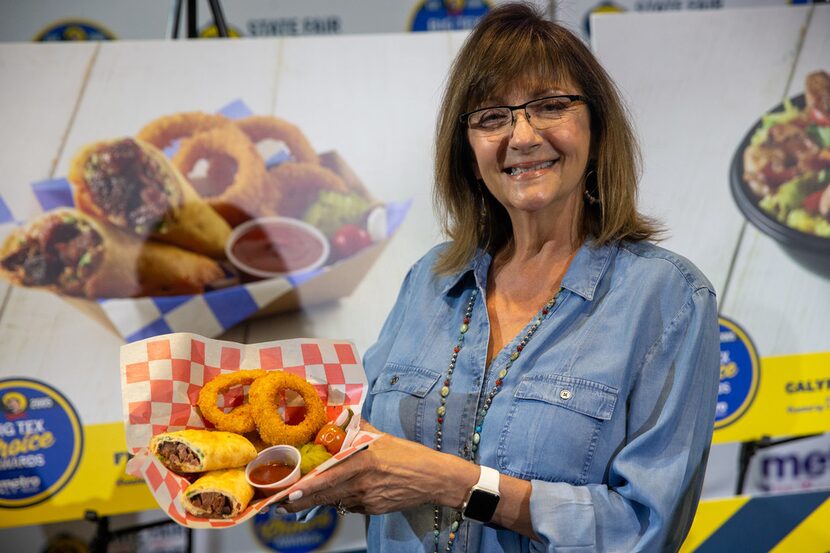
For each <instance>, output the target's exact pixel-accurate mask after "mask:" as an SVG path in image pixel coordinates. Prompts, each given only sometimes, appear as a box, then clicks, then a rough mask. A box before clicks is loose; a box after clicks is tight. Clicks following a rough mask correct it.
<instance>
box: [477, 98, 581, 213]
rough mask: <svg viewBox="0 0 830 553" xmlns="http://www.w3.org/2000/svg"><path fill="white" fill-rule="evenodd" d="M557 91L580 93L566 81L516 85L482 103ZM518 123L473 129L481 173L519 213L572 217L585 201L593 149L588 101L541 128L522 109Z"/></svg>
mask: <svg viewBox="0 0 830 553" xmlns="http://www.w3.org/2000/svg"><path fill="white" fill-rule="evenodd" d="M557 94H581V91H580V90H578V89H577V88H576V87H574V86H572V85H571V84H570V83H569V82H565V83H563V84H561V85H559V86H557V87H553V88H548V89H542V90H527V89H520V88H517V89H515V90H513V91H511V93H510V94H508V95H507V96H504V97H495V98H491V99H490V100H488V101H487V102H484V103H483V104H482V106H481V107H488V106H493V105H518V104H523V103H525V102H528V101H531V100H534V99H536V98H542V97H546V96H553V95H557ZM513 113H514V118H515V123H514V124H513V126H512V127H508V128H506V129H505V130H504V131H503V132H501V133H500V134H497V135H491V136H485V135H482V134H481V133H478V132H476V131H475V130H473V129H468V131H467V138H468V140H469V142H470V146H471V148H472V151H473V156H474V166H473V170H474V171H475V174H476V177H478V178H480V179H483V180H484V184H485V185H486V186H487V189H488V190H489V191H490V193H491V194H492V195H493V196H494V197H495V198H496V199H497V200H498V201H499V202H500V203H501V204H502V205H503V206H504V207H505V208H506V209H507V211H508V213H509V214H510V217H511V218H512V219H514V221H515V218H516V217H517V216H521V215H522V214H523V213H524V214H532V215H544V216H552V217H557V218H558V217H562V216H565V218H566V220H567V221H569V222H570V221H572V220H573V218H574V217H576V216H577V213H579V207H580V205H581V202H582V194H583V189H584V185H583V178H584V175H585V168H586V166H587V164H588V159H589V156H590V149H591V131H590V115H589V112H588V106H587V105H586V104H585V103H584V102H574V103H573V104H571V105H570V106H569V107H568V108H567V109H565V110H564V112H563V113H562V117H561V118H560V119H558V120H557V121H556V122H555V123H554V124H553V125H552V126H550V127H548V128H546V129H542V130H538V129H536V128H535V127H534V126H533V125H532V124H531V123H529V122H528V120H527V119H526V118H525V113H524V111H523V110H516V111H514V112H513Z"/></svg>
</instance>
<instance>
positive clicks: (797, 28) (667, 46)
mask: <svg viewBox="0 0 830 553" xmlns="http://www.w3.org/2000/svg"><path fill="white" fill-rule="evenodd" d="M828 26H830V9H828V8H827V7H821V6H816V7H813V6H798V7H776V8H759V9H745V10H719V11H718V12H700V13H688V12H684V13H676V14H670V13H669V14H665V13H663V14H622V15H613V16H607V17H603V16H595V17H593V18H592V31H591V40H592V46H593V48H594V51H595V52H596V53H597V55H598V56H599V58H600V60H601V61H602V62H603V64H604V65H605V66H606V68H607V69H608V71H609V73H610V74H611V75H612V77H613V78H614V79H615V80H616V82H617V83H618V84H619V86H620V89H621V91H622V93H623V96H624V98H625V100H626V101H627V103H628V105H629V107H630V109H631V112H632V115H633V119H634V122H635V126H636V129H637V132H638V135H639V137H640V139H641V141H642V149H643V157H644V175H643V179H642V187H641V191H640V202H641V205H642V207H643V209H644V210H645V211H646V212H647V213H649V214H651V215H654V216H656V217H657V218H659V219H660V220H662V221H663V222H664V223H665V225H666V227H667V228H668V229H669V234H668V238H667V239H666V241H665V245H666V246H667V247H668V248H670V249H673V250H675V251H677V252H679V253H680V254H682V255H685V256H686V257H688V258H690V259H691V260H692V261H693V262H694V263H695V264H696V265H698V266H699V267H700V268H701V269H702V270H703V271H704V273H705V274H706V275H707V276H708V277H709V278H710V280H711V281H712V282H713V284H714V286H715V289H716V290H717V293H718V297H719V307H720V312H721V315H722V316H723V317H724V321H725V322H724V323H723V324H724V325H726V326H727V330H726V331H724V332H722V336H724V335H730V334H731V335H736V336H740V337H742V338H744V339H745V341H746V342H747V343H751V344H752V346H753V347H754V349H755V351H756V353H757V357H758V359H760V363H759V366H760V367H761V368H762V370H763V367H770V366H773V365H772V364H771V363H774V362H775V360H779V365H780V364H782V363H781V362H780V360H781V359H786V360H788V362H789V361H790V360H792V359H795V358H798V359H802V360H803V363H804V364H805V366H807V367H808V369H809V368H810V367H812V366H813V365H814V364H815V362H814V360H815V357H814V356H815V355H817V354H821V353H823V352H825V353H826V352H827V351H828V350H829V349H830V348H829V347H828V346H830V343H828V341H827V339H826V328H827V322H828V317H827V313H828V312H830V273H828V272H827V268H826V265H825V264H823V263H822V259H826V258H827V256H828V253H827V252H828V250H827V249H822V248H826V246H825V244H826V242H827V241H830V238H826V237H825V236H823V235H822V233H823V232H824V230H823V229H824V226H825V223H826V212H827V209H824V210H822V205H824V204H823V203H822V202H823V201H824V200H823V199H822V198H823V197H824V194H825V191H826V189H827V186H828V185H827V180H826V179H827V176H826V173H825V174H822V171H823V166H821V163H823V161H822V160H824V159H825V158H823V157H822V155H826V154H822V153H821V152H827V151H828V150H827V148H828V147H829V146H828V143H827V142H826V141H827V140H828V138H830V137H827V131H826V130H824V128H825V127H826V125H823V124H822V122H821V119H820V114H821V113H819V115H818V116H817V115H816V114H815V113H814V111H815V110H812V111H811V108H812V107H813V106H814V105H816V104H814V103H813V102H814V100H811V99H810V98H812V97H813V96H811V95H809V94H807V92H808V91H809V90H811V87H813V86H817V85H815V84H810V83H819V85H818V89H821V82H822V77H821V74H822V72H830V61H829V60H828V59H827V56H826V52H827V51H830V43H828V40H830V39H828V36H827V33H826V31H824V29H827V28H828ZM802 33H803V35H804V37H803V41H802V40H801V35H802ZM464 36H465V35H464V33H434V34H421V35H377V36H360V35H353V36H342V37H314V38H293V39H261V40H236V41H189V42H188V41H181V42H160V41H146V42H113V43H106V44H73V45H29V44H4V45H1V46H0V62H2V67H3V72H4V75H8V76H9V77H10V78H8V79H4V81H6V82H5V83H4V87H2V90H0V99H2V103H0V106H2V107H0V110H1V111H0V112H2V114H3V119H4V121H6V122H7V124H6V125H4V126H3V128H2V130H0V145H1V146H2V148H0V166H2V167H3V168H4V171H5V177H4V180H3V181H2V182H0V243H2V244H3V247H4V249H3V251H2V254H0V257H2V261H1V262H2V263H3V275H4V277H3V279H0V294H2V298H3V300H2V303H0V399H4V405H5V404H6V401H5V398H8V404H9V405H10V407H9V409H10V410H9V411H8V412H7V413H5V414H4V416H5V417H6V420H5V421H4V422H5V423H12V424H11V425H10V426H8V425H7V426H3V427H2V428H8V435H6V436H4V440H7V441H8V440H11V439H14V438H15V437H16V436H17V432H18V429H21V430H20V432H24V433H25V429H26V427H27V424H26V423H24V422H23V421H27V420H31V421H36V422H31V423H29V426H30V427H31V428H32V429H33V431H35V430H34V429H40V430H39V433H40V434H45V433H46V432H49V433H51V435H53V436H60V437H61V439H60V440H59V441H58V442H56V444H55V445H54V447H50V448H44V449H43V451H38V452H33V454H34V455H40V457H36V458H35V461H36V462H41V461H42V462H43V464H45V466H47V467H51V468H50V469H49V470H48V471H45V472H44V471H41V472H40V473H39V474H40V476H39V480H38V481H35V480H32V479H31V478H29V476H30V475H29V473H25V470H24V469H25V468H26V467H24V466H22V463H23V461H20V462H19V463H17V464H16V465H14V464H7V465H5V467H6V468H4V469H3V471H2V472H3V473H5V474H3V475H2V479H3V480H8V481H9V482H12V481H13V483H14V485H13V486H12V484H9V485H8V486H6V487H5V488H3V489H4V490H6V491H5V492H4V493H6V494H7V495H6V496H4V497H0V509H2V512H3V514H4V516H3V517H2V519H3V521H4V522H5V524H4V525H3V529H2V530H0V532H2V533H3V534H8V535H11V533H15V535H23V534H25V532H26V531H27V530H31V529H32V528H34V527H36V526H38V525H49V524H51V523H59V522H65V521H71V520H75V521H77V520H79V519H81V518H83V516H84V513H85V512H86V511H89V510H92V511H94V512H97V513H98V514H100V515H111V516H119V517H121V516H123V517H124V518H128V519H130V520H132V518H130V517H133V516H137V515H132V513H136V512H144V511H150V512H151V513H152V516H151V520H152V519H158V518H162V517H164V513H161V512H159V511H155V509H156V506H157V504H156V502H155V500H154V499H153V497H152V496H151V495H150V494H149V492H148V491H147V489H146V486H145V484H144V482H143V480H141V479H140V478H136V477H134V476H132V475H130V474H129V473H128V472H127V468H126V465H127V460H128V458H129V455H128V450H127V445H126V442H125V441H124V424H123V422H122V401H121V394H120V389H121V381H120V373H119V365H118V359H119V350H120V348H121V346H122V345H124V344H128V343H134V342H137V341H140V340H146V339H148V338H152V337H153V336H156V335H162V334H167V333H170V332H192V333H195V334H198V335H200V336H202V337H204V338H205V339H207V340H210V339H216V340H223V341H228V342H237V343H244V344H258V343H264V342H271V341H275V340H285V339H292V338H298V337H304V338H311V339H336V340H347V341H349V342H351V343H352V344H354V346H355V349H356V351H357V352H358V354H359V355H362V354H363V353H364V352H365V350H366V349H367V348H368V347H369V346H370V345H371V343H372V342H373V340H374V339H375V337H376V336H377V333H378V331H379V329H380V327H381V325H382V323H383V321H384V319H385V317H386V315H387V314H388V312H389V310H390V309H391V307H392V304H393V302H394V299H395V297H396V295H397V292H398V289H399V286H400V283H401V282H402V280H403V278H404V276H405V274H406V271H407V269H408V268H409V266H410V265H411V264H412V263H413V262H414V261H416V260H417V259H418V258H419V257H420V256H421V255H423V253H425V252H426V251H427V250H428V249H429V248H430V247H431V246H432V245H434V244H436V243H437V242H438V241H439V240H440V239H441V237H440V232H439V228H438V226H437V223H436V221H435V219H434V215H433V211H432V206H431V183H432V153H433V150H432V148H433V146H432V137H433V131H434V127H435V121H436V113H437V109H438V105H439V103H440V98H441V93H442V87H443V83H444V78H445V75H446V73H447V70H448V67H449V64H450V62H451V60H452V57H453V55H454V54H455V52H456V51H457V50H458V48H459V47H460V45H461V43H462V42H463V39H464ZM148 76H152V78H148ZM815 96H817V97H821V93H818V94H817V95H815ZM818 111H819V112H821V111H822V110H821V109H819V110H818ZM771 114H772V117H769V116H770V115H771ZM776 114H777V115H776ZM817 117H819V119H817ZM776 125H784V127H780V126H779V127H775V126H776ZM788 129H789V130H790V131H791V132H792V133H795V134H796V135H797V136H800V137H802V138H803V140H801V143H802V144H806V146H805V148H806V150H805V151H806V153H805V154H804V155H803V156H801V157H798V156H795V157H796V158H797V162H790V161H787V162H786V163H785V165H786V167H785V168H786V169H787V170H790V169H792V167H796V169H792V171H790V172H789V173H787V172H786V171H777V172H774V171H773V172H772V173H775V174H771V171H770V169H769V167H768V164H767V161H768V160H770V159H778V158H777V157H776V156H781V155H783V154H782V152H784V151H785V148H784V147H783V146H781V147H779V146H780V145H781V144H782V141H784V140H785V137H781V136H779V135H783V134H784V131H786V130H788ZM799 133H802V134H799ZM816 149H817V150H818V153H817V154H815V155H812V154H810V152H814V151H815V150H816ZM807 150H809V151H807ZM785 158H786V155H785ZM787 159H789V158H787ZM802 161H803V163H801V164H800V165H799V163H800V162H802ZM803 168H806V169H804V170H803V171H801V169H803ZM799 171H801V172H799ZM784 173H786V174H784ZM128 185H129V186H128ZM765 187H766V188H765ZM828 201H830V199H829V200H828ZM765 206H766V207H768V208H769V209H765ZM822 217H824V222H822ZM194 229H196V231H197V232H195V233H194V232H192V231H193V230H194ZM788 229H789V230H788ZM275 240H284V241H285V242H284V244H286V247H289V248H293V249H292V252H293V253H292V257H290V258H283V257H282V256H275V257H273V258H270V260H269V261H268V262H267V263H265V264H264V265H263V266H252V263H251V261H255V260H256V259H259V258H261V256H260V255H258V254H256V253H255V254H252V253H251V252H261V251H263V250H262V249H259V250H258V249H257V248H265V252H266V254H267V253H268V252H269V251H272V249H269V248H270V246H269V244H273V241H275ZM44 248H46V249H47V250H48V251H47V252H46V253H44V250H43V249H44ZM50 248H51V249H50ZM822 256H824V257H822ZM265 257H267V255H266V256H265ZM729 325H732V326H729ZM770 360H772V361H770ZM811 364H813V365H811ZM805 370H806V369H805ZM737 384H738V383H737V380H736V381H735V382H734V383H733V388H734V389H737V388H738V385H737ZM748 389H749V390H753V388H752V387H751V386H749V388H748ZM793 389H797V386H796V387H795V388H793ZM802 389H803V388H802ZM749 395H751V394H749V393H748V394H747V397H745V398H744V400H746V401H743V400H742V401H737V403H736V405H738V407H741V406H744V405H746V404H748V403H751V402H750V401H749V399H751V397H749ZM806 395H807V394H800V395H799V397H805V396H806ZM747 398H749V399H747ZM719 399H720V398H719ZM21 402H22V403H23V404H25V407H24V409H23V412H22V414H21V413H12V411H11V409H12V408H14V409H19V408H20V407H19V406H20V404H21ZM720 403H722V404H723V405H724V413H723V420H724V421H729V420H731V419H734V418H735V417H737V414H736V412H735V411H733V403H735V402H734V401H733V398H730V397H728V394H725V395H724V398H723V401H722V402H720ZM738 414H739V413H738ZM719 416H720V415H719ZM9 417H12V418H11V419H10V418H9ZM14 417H17V418H14ZM18 422H20V423H21V424H17V423H18ZM736 424H737V423H736ZM733 428H734V426H733ZM44 443H48V440H45V441H44ZM828 445H830V444H828V442H827V440H826V438H825V437H823V436H819V437H815V438H811V439H807V440H804V441H802V442H799V443H798V444H795V445H793V446H791V447H795V448H796V450H795V452H794V453H792V455H795V456H797V457H799V458H801V459H806V458H807V457H808V456H809V455H810V454H811V452H812V451H814V450H822V451H825V452H826V450H827V447H828ZM780 451H781V450H780V449H775V448H773V449H771V450H770V452H764V453H762V454H759V456H756V458H755V459H754V460H753V463H752V465H751V466H750V468H749V472H748V478H747V487H746V490H745V491H747V492H748V493H755V492H763V491H788V490H793V489H798V488H804V487H806V486H814V487H820V486H826V485H827V484H828V483H830V474H827V475H824V474H817V473H810V472H805V471H800V472H799V471H797V470H796V471H789V472H788V471H787V470H783V469H782V470H767V471H765V469H764V466H767V467H770V466H775V465H771V464H769V463H767V464H766V465H765V464H764V462H763V458H762V457H763V455H768V456H769V455H775V454H776V452H779V454H780ZM737 456H738V450H737V446H736V445H735V444H732V443H725V444H718V445H716V446H715V447H714V448H713V451H712V455H711V462H710V466H709V469H708V476H707V482H706V485H705V489H704V499H707V498H719V497H728V496H731V495H733V494H734V489H735V480H736V478H737V475H736V466H737ZM33 462H34V461H33ZM24 473H25V474H24ZM796 473H798V474H796ZM7 476H8V478H7ZM805 482H806V484H805ZM324 515H325V513H324ZM327 516H328V518H326V519H325V522H326V524H325V525H324V524H322V522H321V523H320V525H321V526H325V527H326V528H327V530H326V532H327V533H326V532H322V533H320V534H319V535H318V539H319V542H318V546H319V547H320V548H321V549H320V550H332V551H334V550H347V549H348V548H350V547H351V548H352V549H354V548H358V547H362V546H363V545H364V543H363V541H362V540H363V537H362V536H363V534H362V532H363V530H362V520H355V519H359V518H360V517H353V518H350V517H347V518H346V519H345V520H344V521H338V519H337V517H336V516H331V513H328V515H327ZM74 524H75V526H76V527H77V526H79V525H86V526H85V527H84V530H82V532H83V531H86V532H89V531H90V529H91V528H94V526H92V525H90V523H84V522H77V523H74ZM280 524H281V521H280V520H274V519H270V520H265V521H262V523H261V524H260V525H257V524H256V523H255V522H251V523H246V524H241V525H239V526H238V527H234V528H227V529H222V530H220V531H211V532H210V534H209V535H208V536H206V535H205V534H204V532H206V531H201V530H199V531H195V532H194V535H195V536H196V538H195V539H196V540H197V544H202V546H207V545H208V544H210V545H211V546H213V547H216V548H219V549H221V550H226V549H228V548H231V547H232V548H233V549H234V550H240V551H248V550H250V551H260V550H262V548H263V547H266V548H271V549H274V548H275V547H276V546H274V545H273V544H274V543H277V542H274V541H271V542H269V541H268V536H270V537H271V538H273V537H274V535H275V534H274V532H271V531H272V530H274V528H282V526H280ZM257 529H260V530H262V529H265V530H262V531H260V532H259V533H258V530H257ZM268 532H271V533H270V534H269V533H268ZM295 537H296V536H295ZM39 539H42V538H39ZM297 539H299V538H297ZM269 543H270V545H269Z"/></svg>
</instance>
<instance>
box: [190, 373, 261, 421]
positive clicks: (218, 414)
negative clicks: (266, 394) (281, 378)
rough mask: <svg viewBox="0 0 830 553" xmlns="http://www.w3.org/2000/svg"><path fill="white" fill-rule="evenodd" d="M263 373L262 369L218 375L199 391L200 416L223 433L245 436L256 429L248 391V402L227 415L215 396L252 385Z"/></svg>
mask: <svg viewBox="0 0 830 553" xmlns="http://www.w3.org/2000/svg"><path fill="white" fill-rule="evenodd" d="M264 374H265V371H263V370H262V369H255V370H248V371H234V372H231V373H225V374H220V375H219V376H217V377H216V378H214V379H213V380H211V381H210V382H208V383H207V384H205V385H204V386H203V387H202V389H201V390H199V402H198V405H199V411H201V412H202V416H203V417H204V418H206V419H207V420H209V421H210V422H212V423H213V425H214V426H215V427H216V428H217V429H219V430H224V431H225V432H235V433H237V434H245V433H246V432H253V431H254V430H255V429H256V423H255V422H254V418H253V416H252V411H253V407H252V405H251V393H250V390H249V391H248V402H247V403H245V404H243V405H239V406H238V407H234V408H233V409H232V410H231V411H230V412H229V413H225V412H224V411H223V410H222V409H219V406H218V405H217V403H216V399H217V396H218V395H219V394H222V393H225V392H227V391H228V390H230V389H231V388H233V387H234V386H245V385H247V384H252V383H253V382H254V381H255V380H256V379H257V378H260V377H262V376H263V375H264Z"/></svg>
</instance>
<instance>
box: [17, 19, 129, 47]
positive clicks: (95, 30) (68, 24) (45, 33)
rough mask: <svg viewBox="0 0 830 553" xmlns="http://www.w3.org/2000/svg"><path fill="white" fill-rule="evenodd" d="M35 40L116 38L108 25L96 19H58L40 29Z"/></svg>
mask: <svg viewBox="0 0 830 553" xmlns="http://www.w3.org/2000/svg"><path fill="white" fill-rule="evenodd" d="M33 40H34V41H35V42H52V41H56V40H59V41H62V40H115V35H114V34H112V33H111V32H110V31H109V30H108V29H107V28H106V27H104V26H103V25H101V24H100V23H96V22H94V21H82V20H75V19H73V20H66V21H58V22H56V23H53V24H52V25H49V26H48V27H46V28H45V29H43V30H42V31H40V32H39V33H38V34H37V35H35V38H34V39H33Z"/></svg>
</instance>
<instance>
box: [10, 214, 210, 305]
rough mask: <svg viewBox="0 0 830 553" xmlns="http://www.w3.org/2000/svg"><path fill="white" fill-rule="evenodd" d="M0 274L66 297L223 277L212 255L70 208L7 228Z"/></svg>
mask: <svg viewBox="0 0 830 553" xmlns="http://www.w3.org/2000/svg"><path fill="white" fill-rule="evenodd" d="M0 273H2V274H3V275H4V276H5V277H6V278H8V280H10V281H11V282H13V283H14V284H18V285H20V286H31V287H38V288H46V289H48V290H51V291H53V292H58V293H60V294H65V295H69V296H79V297H86V298H127V297H134V296H161V295H170V294H197V293H201V292H203V291H204V289H205V286H206V285H207V284H209V283H211V282H215V281H218V280H221V279H222V278H224V276H225V273H224V271H223V270H222V268H221V267H220V266H219V264H218V263H216V262H215V261H214V260H212V259H210V258H208V257H205V256H203V255H199V254H195V253H193V252H188V251H185V250H182V249H180V248H177V247H175V246H171V245H169V244H161V243H158V242H143V241H142V240H140V239H139V238H137V237H136V236H134V235H131V234H128V233H126V232H124V231H122V230H119V229H117V228H115V227H112V226H110V225H107V224H106V223H102V222H100V221H98V220H96V219H94V218H93V217H91V216H89V215H87V214H85V213H82V212H80V211H78V210H76V209H68V208H62V209H56V210H53V211H49V212H47V213H44V214H42V215H41V216H39V217H38V218H36V219H34V220H32V221H30V222H29V223H28V224H27V225H26V226H24V227H20V228H17V229H15V230H14V231H12V233H11V234H10V235H9V236H8V237H7V238H6V240H5V241H4V242H3V244H2V246H0Z"/></svg>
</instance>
